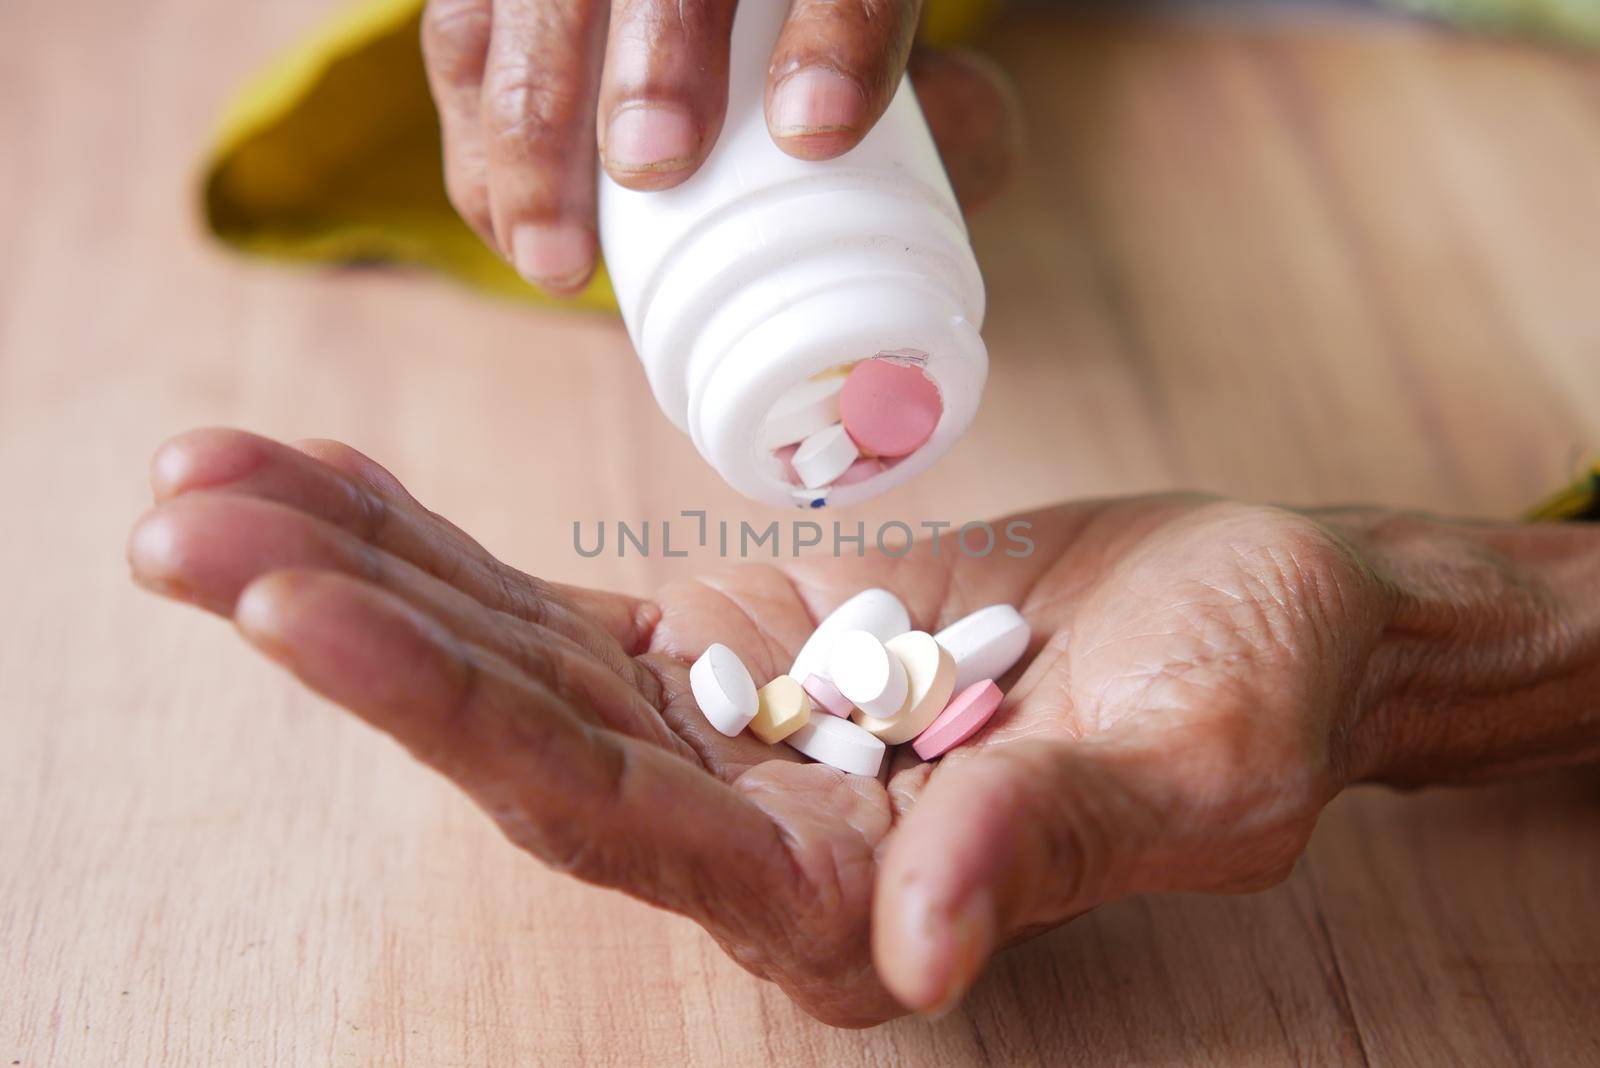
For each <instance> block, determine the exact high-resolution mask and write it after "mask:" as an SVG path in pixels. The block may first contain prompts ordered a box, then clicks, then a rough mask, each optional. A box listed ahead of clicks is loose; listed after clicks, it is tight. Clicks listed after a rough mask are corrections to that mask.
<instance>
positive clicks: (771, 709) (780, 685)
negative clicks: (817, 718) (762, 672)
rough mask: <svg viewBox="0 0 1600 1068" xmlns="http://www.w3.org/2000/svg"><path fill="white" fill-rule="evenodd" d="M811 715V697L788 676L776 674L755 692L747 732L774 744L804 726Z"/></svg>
mask: <svg viewBox="0 0 1600 1068" xmlns="http://www.w3.org/2000/svg"><path fill="white" fill-rule="evenodd" d="M810 718H811V698H809V697H807V696H806V692H805V691H804V690H803V689H801V688H800V684H799V683H798V682H796V681H795V680H794V679H792V678H790V677H789V676H788V675H779V676H778V677H777V678H775V679H773V680H772V681H771V682H769V683H767V684H766V685H765V686H763V687H761V689H759V690H757V691H756V715H755V718H754V719H752V720H751V721H750V733H751V734H753V735H755V736H756V737H757V738H760V739H761V740H762V741H763V742H766V743H767V744H768V745H777V744H778V743H779V742H781V741H783V740H784V739H785V738H787V737H789V735H791V734H793V733H794V732H795V731H797V730H799V729H800V728H801V727H804V726H805V725H806V721H808V720H809V719H810Z"/></svg>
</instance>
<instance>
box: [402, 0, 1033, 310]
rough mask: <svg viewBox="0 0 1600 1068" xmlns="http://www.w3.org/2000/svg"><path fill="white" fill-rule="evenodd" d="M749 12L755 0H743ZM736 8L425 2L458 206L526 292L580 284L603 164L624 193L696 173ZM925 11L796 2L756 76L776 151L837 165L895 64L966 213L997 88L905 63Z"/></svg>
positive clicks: (929, 59)
mask: <svg viewBox="0 0 1600 1068" xmlns="http://www.w3.org/2000/svg"><path fill="white" fill-rule="evenodd" d="M751 2H755V0H751ZM734 6H735V4H734V0H710V2H708V3H690V4H685V3H678V2H675V0H429V3H428V5H427V8H426V10H425V13H424V16H423V32H422V44H423V55H424V58H425V60H426V65H427V69H428V79H429V84H430V86H431V88H432V92H433V97H434V101H435V104H436V106H437V108H438V112H439V120H440V129H441V134H442V137H443V148H444V162H445V186H446V189H447V191H448V192H449V195H450V199H451V202H452V203H453V204H454V205H455V207H456V210H457V211H458V212H459V213H460V214H461V216H462V217H463V218H464V219H466V221H467V222H468V223H470V224H471V225H472V227H473V228H474V229H475V230H477V232H478V234H479V235H480V236H481V237H482V238H483V239H484V240H485V241H486V242H487V243H488V244H489V245H490V247H492V248H494V249H496V250H497V251H499V252H500V253H501V254H502V255H503V256H504V257H505V258H506V259H507V260H509V261H510V262H511V263H512V264H513V265H514V266H515V267H516V268H517V270H518V271H519V272H520V273H521V274H522V275H523V276H524V277H525V278H526V279H527V280H528V281H530V282H532V283H534V284H536V285H539V286H542V287H543V288H545V289H547V290H549V291H551V292H556V293H570V292H573V291H575V290H577V289H580V288H582V286H583V285H584V283H585V282H587V281H588V279H589V276H590V274H591V273H592V272H593V270H594V263H595V249H596V243H595V220H594V214H595V190H596V186H595V181H596V163H597V156H596V151H595V148H596V139H597V137H598V143H599V160H603V162H604V165H605V167H606V171H607V173H609V174H610V175H611V177H612V178H614V179H615V180H616V181H617V182H618V183H620V184H622V185H624V186H627V187H629V188H632V189H666V188H669V187H671V186H675V185H677V184H679V183H681V182H683V181H684V180H685V179H687V178H688V177H689V176H690V175H692V174H693V173H694V172H695V170H696V169H697V168H698V167H699V166H700V164H701V163H702V162H704V160H705V158H706V156H707V155H708V154H709V153H710V151H711V149H712V146H713V145H715V143H716V140H717V136H718V133H719V131H720V130H721V127H722V121H723V112H724V109H725V107H726V104H727V98H728V38H729V32H730V30H731V28H732V24H733V13H734ZM920 8H921V3H920V0H796V2H795V3H794V4H793V6H792V7H791V8H790V10H789V14H788V18H787V21H786V22H785V24H784V28H783V31H782V34H781V35H780V37H779V39H778V41H777V43H776V46H775V47H774V49H773V53H772V61H771V66H770V68H769V71H768V76H767V97H766V117H767V125H768V128H769V130H770V131H771V134H772V137H773V140H774V141H775V142H776V144H777V145H778V147H779V148H781V149H783V151H785V152H787V153H789V154H790V155H793V156H798V157H800V158H802V159H832V158H834V157H835V156H839V155H841V154H843V153H844V152H846V151H848V150H849V149H851V148H852V147H854V146H855V145H856V143H857V142H858V141H860V140H861V138H862V137H863V136H865V135H866V133H867V131H868V130H870V129H871V128H872V125H873V124H874V123H875V122H876V121H877V120H878V117H879V116H880V115H881V114H882V113H883V110H884V108H886V107H887V106H888V104H889V100H890V98H891V97H892V96H893V95H894V92H895V89H896V88H897V87H898V86H899V84H900V77H901V75H902V73H904V72H905V71H906V69H907V66H908V58H909V60H910V64H909V65H910V69H911V72H912V76H913V80H914V81H915V83H916V86H917V90H918V93H919V95H920V97H921V99H922V104H923V108H924V111H925V113H926V115H927V118H928V123H929V127H930V129H931V130H932V132H933V135H934V140H935V141H936V142H937V143H938V146H939V149H940V153H941V155H942V156H943V157H944V159H945V165H946V168H947V170H948V171H949V172H950V178H951V181H952V184H953V185H954V187H955V190H956V194H957V197H958V198H959V199H960V200H961V201H962V204H963V206H965V207H968V208H970V207H971V205H972V204H973V203H974V202H976V201H979V200H981V199H984V198H985V197H987V196H988V195H989V194H990V193H992V192H993V191H994V190H995V188H997V187H998V185H999V184H1000V182H1001V180H1002V179H1003V177H1004V173H1005V170H1006V168H1007V166H1008V164H1009V162H1010V154H1011V152H1012V149H1013V146H1014V143H1015V133H1014V123H1013V121H1012V120H1011V118H1010V116H1009V112H1010V108H1009V94H1008V92H1007V90H1006V88H1005V86H1004V84H1003V82H1002V80H1001V79H1000V78H999V76H998V74H997V73H996V71H995V70H994V68H993V67H992V66H990V65H989V64H987V63H985V62H982V61H980V60H977V59H976V58H975V57H973V56H971V55H970V54H965V53H947V54H939V53H932V52H918V53H917V54H916V55H915V56H913V54H912V48H911V41H912V35H913V32H914V31H915V29H916V22H917V15H918V12H919V10H920Z"/></svg>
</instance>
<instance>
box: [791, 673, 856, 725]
mask: <svg viewBox="0 0 1600 1068" xmlns="http://www.w3.org/2000/svg"><path fill="white" fill-rule="evenodd" d="M800 685H801V686H802V687H804V689H805V691H806V694H807V696H809V697H810V698H811V700H812V701H814V702H816V706H817V707H818V708H820V709H822V710H823V711H824V712H829V713H832V714H833V715H835V716H839V717H840V718H842V719H849V718H850V713H852V712H854V711H855V710H856V708H855V706H854V705H852V704H851V703H850V698H848V697H846V696H845V695H844V694H842V693H840V692H839V687H837V686H835V685H834V684H833V681H832V680H831V679H829V678H827V677H826V676H823V675H807V676H806V681H805V682H803V683H801V684H800Z"/></svg>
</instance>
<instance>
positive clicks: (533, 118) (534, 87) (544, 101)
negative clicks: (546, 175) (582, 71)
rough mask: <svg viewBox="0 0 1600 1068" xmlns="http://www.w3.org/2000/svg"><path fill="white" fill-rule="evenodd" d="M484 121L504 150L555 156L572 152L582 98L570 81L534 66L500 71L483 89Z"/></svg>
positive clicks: (492, 75)
mask: <svg viewBox="0 0 1600 1068" xmlns="http://www.w3.org/2000/svg"><path fill="white" fill-rule="evenodd" d="M483 107H484V121H485V125H486V126H487V127H488V130H489V133H490V135H491V136H493V137H494V138H495V139H496V140H497V141H498V142H499V143H500V144H501V145H502V146H507V145H510V146H515V147H526V146H531V147H532V148H533V149H534V150H535V151H536V152H539V153H541V154H550V155H555V154H558V153H560V152H562V151H563V150H564V149H566V148H568V147H570V145H571V142H572V141H573V138H574V135H575V133H576V131H578V130H579V129H580V128H581V127H582V125H583V123H582V122H581V117H582V114H583V98H582V95H581V93H580V92H579V91H578V87H577V86H576V84H575V82H574V80H573V79H570V78H565V77H563V76H561V74H560V73H559V72H556V71H550V70H545V69H540V68H536V67H532V66H519V67H509V68H500V69H498V70H496V71H494V72H492V73H491V74H490V76H489V77H488V78H487V79H486V80H485V82H484V86H483Z"/></svg>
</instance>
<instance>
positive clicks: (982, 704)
mask: <svg viewBox="0 0 1600 1068" xmlns="http://www.w3.org/2000/svg"><path fill="white" fill-rule="evenodd" d="M1000 697H1001V694H1000V687H998V686H996V685H995V684H994V680H993V679H981V680H979V681H978V682H975V683H973V684H972V685H971V686H968V687H967V688H966V689H964V690H962V691H961V692H960V693H958V694H956V695H955V696H954V697H952V698H951V699H950V703H949V704H948V705H946V706H945V709H944V711H943V712H941V713H939V718H938V719H935V720H934V721H933V722H932V723H931V724H929V725H928V729H927V730H925V731H923V732H922V733H921V734H919V735H918V736H917V740H916V741H915V742H913V743H912V744H911V748H912V749H914V750H916V753H917V756H919V757H921V758H922V759H923V760H932V759H933V758H934V757H936V756H938V755H939V754H941V753H947V752H949V751H950V750H952V749H954V748H955V747H956V746H958V745H960V744H961V743H962V742H964V741H966V740H967V739H968V738H971V737H972V736H973V735H974V734H977V733H978V729H979V728H980V727H982V726H983V725H984V724H985V723H987V722H989V717H990V716H992V715H994V710H995V709H997V708H999V707H1000Z"/></svg>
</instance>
